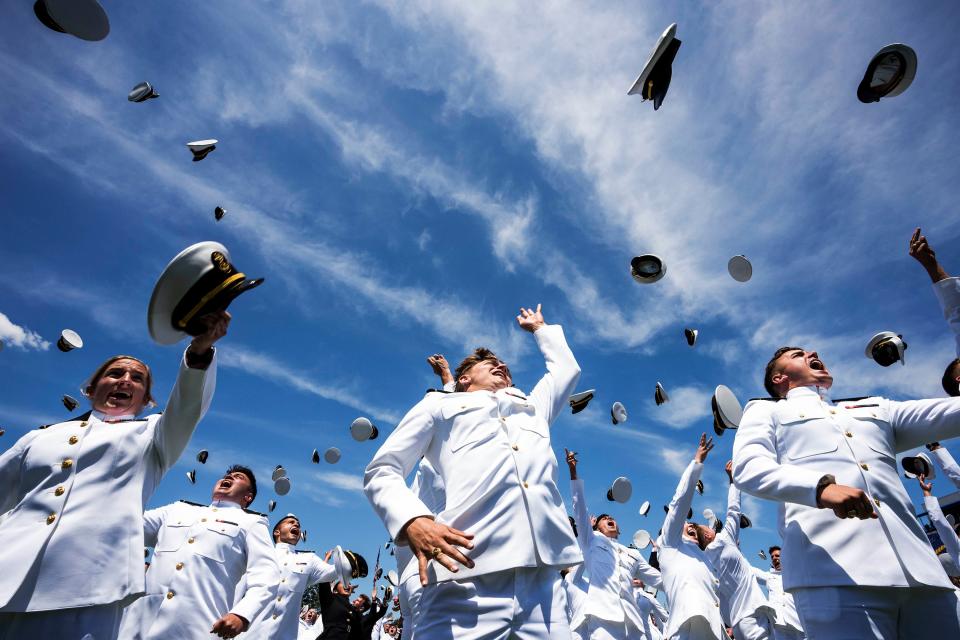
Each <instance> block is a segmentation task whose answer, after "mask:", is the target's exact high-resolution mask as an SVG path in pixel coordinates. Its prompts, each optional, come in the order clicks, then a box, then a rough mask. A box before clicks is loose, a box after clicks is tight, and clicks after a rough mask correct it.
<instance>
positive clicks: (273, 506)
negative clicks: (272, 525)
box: [267, 500, 277, 513]
mask: <svg viewBox="0 0 960 640" xmlns="http://www.w3.org/2000/svg"><path fill="white" fill-rule="evenodd" d="M276 508H277V501H276V500H271V501H270V502H268V503H267V513H273V510H274V509H276Z"/></svg>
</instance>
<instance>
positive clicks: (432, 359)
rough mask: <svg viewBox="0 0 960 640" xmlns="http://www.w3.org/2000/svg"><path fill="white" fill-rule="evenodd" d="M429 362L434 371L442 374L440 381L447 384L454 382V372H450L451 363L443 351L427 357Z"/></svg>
mask: <svg viewBox="0 0 960 640" xmlns="http://www.w3.org/2000/svg"><path fill="white" fill-rule="evenodd" d="M427 364H429V365H430V368H431V369H433V372H434V373H435V374H437V375H438V376H440V382H441V383H443V384H447V383H448V382H453V374H452V373H450V363H449V362H447V359H446V358H444V357H443V354H442V353H435V354H433V355H432V356H428V357H427Z"/></svg>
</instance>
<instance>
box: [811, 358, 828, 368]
mask: <svg viewBox="0 0 960 640" xmlns="http://www.w3.org/2000/svg"><path fill="white" fill-rule="evenodd" d="M810 368H811V369H813V370H814V371H826V369H827V368H826V367H825V366H823V363H822V362H820V360H818V359H816V358H814V359H813V360H811V361H810Z"/></svg>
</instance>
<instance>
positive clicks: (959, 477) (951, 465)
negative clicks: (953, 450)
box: [930, 445, 960, 489]
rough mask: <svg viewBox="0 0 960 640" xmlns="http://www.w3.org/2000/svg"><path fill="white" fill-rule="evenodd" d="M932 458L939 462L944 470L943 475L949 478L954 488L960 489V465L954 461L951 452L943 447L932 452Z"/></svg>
mask: <svg viewBox="0 0 960 640" xmlns="http://www.w3.org/2000/svg"><path fill="white" fill-rule="evenodd" d="M930 456H931V457H932V458H933V459H934V460H936V461H937V464H939V465H940V468H941V469H943V475H945V476H947V478H948V479H949V480H950V482H952V483H953V486H955V487H957V488H958V489H960V465H958V464H957V461H956V460H954V459H953V456H952V455H950V452H949V451H947V448H946V447H944V446H943V445H940V446H939V447H937V448H936V449H934V450H933V451H931V452H930Z"/></svg>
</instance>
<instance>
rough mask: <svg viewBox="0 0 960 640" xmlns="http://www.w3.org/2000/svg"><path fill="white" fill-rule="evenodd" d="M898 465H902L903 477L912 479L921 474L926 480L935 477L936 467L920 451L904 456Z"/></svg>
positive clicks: (928, 457)
mask: <svg viewBox="0 0 960 640" xmlns="http://www.w3.org/2000/svg"><path fill="white" fill-rule="evenodd" d="M900 466H901V467H903V477H904V478H910V479H913V478H916V477H917V476H920V475H922V476H923V477H925V478H926V479H927V480H933V479H934V478H936V477H937V469H936V467H934V466H933V461H932V460H930V456H928V455H927V454H926V453H924V452H922V451H921V452H920V453H918V454H917V455H915V456H905V457H904V458H903V460H901V461H900Z"/></svg>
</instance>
